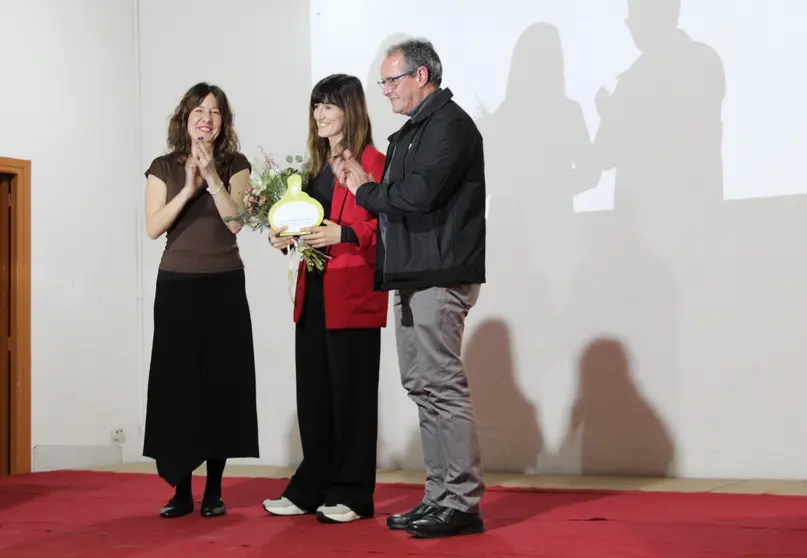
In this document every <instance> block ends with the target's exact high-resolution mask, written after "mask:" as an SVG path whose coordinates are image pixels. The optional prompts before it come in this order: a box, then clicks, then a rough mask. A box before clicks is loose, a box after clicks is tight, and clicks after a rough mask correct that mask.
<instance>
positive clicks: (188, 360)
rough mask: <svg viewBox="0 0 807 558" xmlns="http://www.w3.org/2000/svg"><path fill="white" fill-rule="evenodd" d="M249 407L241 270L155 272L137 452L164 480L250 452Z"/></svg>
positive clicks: (251, 370)
mask: <svg viewBox="0 0 807 558" xmlns="http://www.w3.org/2000/svg"><path fill="white" fill-rule="evenodd" d="M256 407H257V403H256V394H255V355H254V348H253V340H252V321H251V317H250V312H249V303H248V301H247V295H246V281H245V275H244V271H243V270H238V271H228V272H225V273H215V274H193V275H189V274H175V273H169V272H164V271H160V273H159V275H158V277H157V291H156V296H155V300H154V341H153V346H152V352H151V368H150V372H149V383H148V401H147V405H146V432H145V440H144V444H143V455H145V456H146V457H151V458H152V459H154V460H155V461H156V462H157V471H158V473H159V475H160V476H161V477H162V478H163V479H165V480H166V481H167V482H168V483H169V484H170V485H171V486H176V485H177V483H178V482H179V481H180V480H181V479H182V477H184V476H186V475H188V474H189V473H191V472H193V470H195V469H196V468H197V467H199V465H201V464H202V463H203V462H205V461H206V460H208V459H227V458H237V457H258V412H257V408H256Z"/></svg>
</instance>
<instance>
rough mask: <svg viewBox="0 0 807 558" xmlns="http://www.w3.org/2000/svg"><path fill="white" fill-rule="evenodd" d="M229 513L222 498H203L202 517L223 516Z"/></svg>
mask: <svg viewBox="0 0 807 558" xmlns="http://www.w3.org/2000/svg"><path fill="white" fill-rule="evenodd" d="M226 513H227V508H226V507H225V506H224V502H222V501H221V498H216V499H210V500H202V510H201V514H202V517H221V516H222V515H225V514H226Z"/></svg>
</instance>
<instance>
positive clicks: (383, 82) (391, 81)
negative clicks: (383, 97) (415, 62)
mask: <svg viewBox="0 0 807 558" xmlns="http://www.w3.org/2000/svg"><path fill="white" fill-rule="evenodd" d="M416 71H417V70H412V71H411V72H404V73H402V74H399V75H397V76H394V77H388V78H383V79H380V80H378V86H379V87H380V88H381V89H384V88H385V87H386V86H387V85H389V86H390V87H392V88H394V87H397V86H398V83H400V81H401V78H404V77H406V76H411V75H414V73H415V72H416Z"/></svg>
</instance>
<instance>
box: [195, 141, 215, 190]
mask: <svg viewBox="0 0 807 558" xmlns="http://www.w3.org/2000/svg"><path fill="white" fill-rule="evenodd" d="M191 156H192V157H193V159H194V161H195V162H196V166H198V167H199V173H200V174H201V175H202V177H203V178H204V179H205V181H207V184H208V186H212V185H213V184H216V183H217V182H219V176H218V173H217V172H216V164H215V160H214V157H213V148H212V147H211V145H210V144H209V143H207V142H206V141H204V139H202V138H197V139H196V140H194V142H193V144H192V146H191Z"/></svg>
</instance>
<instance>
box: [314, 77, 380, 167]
mask: <svg viewBox="0 0 807 558" xmlns="http://www.w3.org/2000/svg"><path fill="white" fill-rule="evenodd" d="M321 104H324V105H334V106H336V107H339V108H340V109H342V110H343V111H344V112H345V127H344V129H343V130H342V141H341V142H340V145H339V152H341V151H344V150H345V149H349V150H350V152H351V153H353V156H354V157H356V158H357V159H358V160H361V155H362V153H363V152H364V148H365V147H367V146H368V145H373V132H372V126H371V125H370V116H369V114H367V102H366V100H365V97H364V88H363V87H362V85H361V81H359V79H358V78H356V77H354V76H349V75H345V74H333V75H330V76H328V77H326V78H323V79H322V80H320V82H319V83H317V84H316V85H315V86H314V89H313V90H312V91H311V103H310V106H309V107H308V108H309V110H308V156H309V171H310V172H311V176H316V175H317V174H319V173H320V172H321V171H322V169H323V168H325V165H327V164H328V161H329V159H330V154H331V147H330V143H329V141H328V138H321V137H319V135H318V134H317V121H316V120H314V107H316V106H317V105H321Z"/></svg>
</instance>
